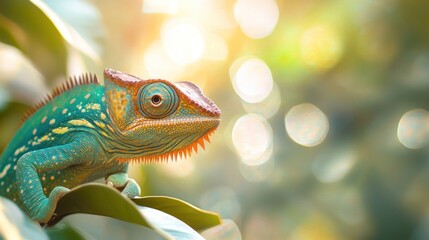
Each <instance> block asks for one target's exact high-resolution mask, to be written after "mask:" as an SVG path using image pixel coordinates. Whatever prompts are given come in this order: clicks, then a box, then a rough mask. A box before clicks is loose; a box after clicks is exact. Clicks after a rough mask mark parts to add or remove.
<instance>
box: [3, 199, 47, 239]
mask: <svg viewBox="0 0 429 240" xmlns="http://www.w3.org/2000/svg"><path fill="white" fill-rule="evenodd" d="M0 223H1V227H0V239H48V236H47V235H46V233H45V232H44V231H43V230H42V228H41V227H40V226H39V225H38V224H36V223H35V222H34V221H32V220H31V219H30V218H28V217H27V215H25V214H24V213H23V212H22V211H21V209H19V208H18V206H16V205H15V204H14V203H13V202H12V201H10V200H9V199H6V198H3V197H0Z"/></svg>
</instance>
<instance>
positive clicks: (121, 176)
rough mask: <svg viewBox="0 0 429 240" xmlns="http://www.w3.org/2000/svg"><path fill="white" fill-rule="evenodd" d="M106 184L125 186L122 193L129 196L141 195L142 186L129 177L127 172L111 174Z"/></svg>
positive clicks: (117, 186)
mask: <svg viewBox="0 0 429 240" xmlns="http://www.w3.org/2000/svg"><path fill="white" fill-rule="evenodd" d="M106 184H107V186H111V187H114V188H123V189H122V194H123V195H125V196H126V197H128V198H133V197H135V196H140V192H141V191H140V186H139V185H138V184H137V182H136V181H135V180H134V179H132V178H129V177H128V174H126V173H115V174H112V175H110V176H109V177H107V179H106Z"/></svg>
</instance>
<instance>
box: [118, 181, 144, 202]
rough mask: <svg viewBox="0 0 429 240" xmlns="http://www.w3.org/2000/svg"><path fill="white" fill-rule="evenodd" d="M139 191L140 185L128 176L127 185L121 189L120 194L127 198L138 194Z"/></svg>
mask: <svg viewBox="0 0 429 240" xmlns="http://www.w3.org/2000/svg"><path fill="white" fill-rule="evenodd" d="M140 193H141V190H140V186H139V185H138V184H137V182H136V180H134V179H132V178H128V182H127V185H125V188H124V189H123V190H122V194H123V195H125V196H127V197H128V198H133V197H136V196H140Z"/></svg>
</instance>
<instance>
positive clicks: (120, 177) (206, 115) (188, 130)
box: [0, 69, 220, 223]
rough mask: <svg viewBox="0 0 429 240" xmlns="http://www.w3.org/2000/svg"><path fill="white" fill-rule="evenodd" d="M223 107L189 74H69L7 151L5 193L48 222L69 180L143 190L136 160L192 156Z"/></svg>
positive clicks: (0, 184)
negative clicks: (133, 174)
mask: <svg viewBox="0 0 429 240" xmlns="http://www.w3.org/2000/svg"><path fill="white" fill-rule="evenodd" d="M219 123H220V110H219V108H218V107H217V106H216V105H215V104H214V103H213V101H211V100H210V99H208V98H207V97H206V96H205V95H204V94H203V93H202V91H201V89H200V88H199V87H197V86H196V85H195V84H193V83H190V82H177V83H171V82H169V81H166V80H161V79H150V80H142V79H140V78H138V77H135V76H133V75H130V74H126V73H122V72H119V71H115V70H112V69H106V70H104V85H103V84H101V83H100V82H99V81H98V79H97V77H96V76H95V75H82V76H80V77H78V78H76V77H74V78H71V79H70V80H68V81H66V82H65V83H64V84H63V85H62V86H60V87H59V88H56V89H55V90H54V91H53V93H52V95H49V96H48V97H47V98H46V99H45V100H43V101H42V102H41V103H40V104H39V105H37V106H36V107H35V108H34V109H32V110H31V111H30V112H29V114H28V116H27V118H26V120H25V121H24V123H23V125H22V126H21V128H20V129H19V130H18V132H17V133H16V135H15V137H14V138H13V139H12V141H11V142H10V144H9V145H8V146H7V147H6V149H5V151H4V152H3V154H2V156H1V159H0V195H1V196H4V197H7V198H9V199H11V200H13V201H14V202H16V203H17V204H18V206H20V207H21V208H22V209H23V210H24V211H25V212H26V213H27V214H28V215H29V216H30V217H31V218H32V219H34V220H36V221H39V222H41V223H44V222H47V221H48V220H49V219H50V218H51V217H52V215H53V213H54V211H55V208H56V204H57V202H58V200H59V198H61V197H62V196H63V195H64V194H65V193H67V192H68V191H69V189H70V188H73V187H76V186H78V185H80V184H83V183H86V182H90V181H93V180H96V179H99V178H102V177H104V178H105V179H106V183H107V184H108V185H111V186H113V187H115V188H118V189H123V190H122V193H123V194H125V195H126V196H128V197H134V196H138V195H140V188H139V186H138V185H137V183H136V182H135V181H134V180H133V179H131V178H128V175H127V168H128V163H130V162H155V161H167V160H168V159H177V157H179V156H180V157H186V156H188V155H190V154H191V153H192V152H193V151H195V152H196V151H197V145H198V144H199V145H201V147H203V148H204V141H209V136H210V135H211V134H212V133H213V132H214V131H215V129H216V128H217V126H218V125H219Z"/></svg>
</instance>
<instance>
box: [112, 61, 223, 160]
mask: <svg viewBox="0 0 429 240" xmlns="http://www.w3.org/2000/svg"><path fill="white" fill-rule="evenodd" d="M104 81H105V95H106V103H107V105H108V109H109V115H110V118H111V120H112V121H113V122H114V125H115V126H116V127H117V128H118V130H119V131H120V132H121V136H122V138H123V140H124V143H125V144H127V148H128V150H127V151H126V152H124V153H121V154H118V157H117V159H118V160H120V161H158V160H167V159H168V158H172V159H175V158H177V157H178V156H187V155H190V154H191V152H192V151H195V152H196V151H197V144H200V145H201V147H203V148H204V140H206V141H209V136H210V135H211V134H212V133H213V132H214V131H215V130H216V128H217V126H218V125H219V123H220V110H219V108H218V107H217V106H216V105H215V104H214V103H213V101H211V100H210V99H208V98H207V97H206V96H205V95H204V94H203V93H202V91H201V89H200V88H199V87H198V86H196V85H195V84H193V83H190V82H177V83H171V82H169V81H166V80H160V79H151V80H142V79H140V78H138V77H135V76H132V75H129V74H126V73H121V72H119V71H115V70H112V69H106V70H105V71H104Z"/></svg>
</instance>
